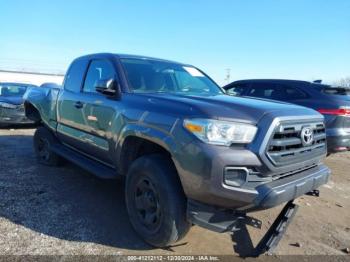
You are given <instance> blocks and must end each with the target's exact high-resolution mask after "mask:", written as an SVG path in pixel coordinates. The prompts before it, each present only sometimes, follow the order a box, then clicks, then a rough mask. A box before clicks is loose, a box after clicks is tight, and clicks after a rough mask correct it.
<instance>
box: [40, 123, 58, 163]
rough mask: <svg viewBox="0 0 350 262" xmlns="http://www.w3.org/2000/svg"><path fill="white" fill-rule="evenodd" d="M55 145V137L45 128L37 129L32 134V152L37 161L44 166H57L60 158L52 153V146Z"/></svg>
mask: <svg viewBox="0 0 350 262" xmlns="http://www.w3.org/2000/svg"><path fill="white" fill-rule="evenodd" d="M55 143H57V140H56V138H55V136H54V135H53V134H52V133H51V132H50V130H48V129H47V128H46V127H42V126H41V127H38V128H37V130H36V131H35V133H34V140H33V144H34V151H35V156H36V159H37V161H38V162H39V163H40V164H43V165H46V166H59V165H60V164H61V160H62V159H61V157H59V156H58V155H57V154H55V153H54V152H52V149H51V148H52V146H53V145H54V144H55Z"/></svg>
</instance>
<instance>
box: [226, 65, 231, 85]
mask: <svg viewBox="0 0 350 262" xmlns="http://www.w3.org/2000/svg"><path fill="white" fill-rule="evenodd" d="M230 79H231V69H230V68H227V69H226V77H225V83H226V84H229V83H230Z"/></svg>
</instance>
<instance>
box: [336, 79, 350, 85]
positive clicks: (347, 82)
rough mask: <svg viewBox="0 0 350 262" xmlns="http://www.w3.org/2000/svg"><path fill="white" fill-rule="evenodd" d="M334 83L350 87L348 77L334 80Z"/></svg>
mask: <svg viewBox="0 0 350 262" xmlns="http://www.w3.org/2000/svg"><path fill="white" fill-rule="evenodd" d="M334 85H337V86H343V87H350V77H344V78H341V79H339V80H338V81H335V82H334Z"/></svg>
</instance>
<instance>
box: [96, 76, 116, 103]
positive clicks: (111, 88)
mask: <svg viewBox="0 0 350 262" xmlns="http://www.w3.org/2000/svg"><path fill="white" fill-rule="evenodd" d="M95 89H96V92H98V93H101V94H103V95H106V96H109V97H116V98H118V99H119V98H120V95H121V92H120V88H119V85H118V82H117V81H116V80H115V79H113V78H111V79H107V80H106V79H101V80H98V81H97V82H96V84H95Z"/></svg>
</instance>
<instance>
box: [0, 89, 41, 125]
mask: <svg viewBox="0 0 350 262" xmlns="http://www.w3.org/2000/svg"><path fill="white" fill-rule="evenodd" d="M30 87H36V86H34V85H30V84H23V83H0V125H1V126H5V125H11V124H27V123H28V124H29V123H33V121H31V120H29V119H28V118H27V117H26V116H25V113H24V104H23V103H24V100H23V95H24V93H25V92H26V91H27V89H28V88H30Z"/></svg>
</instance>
